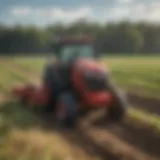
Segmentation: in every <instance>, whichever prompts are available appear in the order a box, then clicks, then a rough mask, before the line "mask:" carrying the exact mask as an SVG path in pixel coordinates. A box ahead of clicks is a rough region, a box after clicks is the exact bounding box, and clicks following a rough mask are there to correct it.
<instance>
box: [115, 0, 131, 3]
mask: <svg viewBox="0 0 160 160" xmlns="http://www.w3.org/2000/svg"><path fill="white" fill-rule="evenodd" d="M133 1H134V0H117V2H118V3H130V2H133Z"/></svg>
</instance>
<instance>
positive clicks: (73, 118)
mask: <svg viewBox="0 0 160 160" xmlns="http://www.w3.org/2000/svg"><path fill="white" fill-rule="evenodd" d="M57 104H58V105H62V106H61V107H63V112H64V117H63V118H60V117H59V110H60V106H57V111H56V122H57V123H58V125H60V126H63V127H67V128H74V127H76V124H77V117H78V115H77V110H76V105H77V104H76V101H75V99H74V97H73V96H72V94H71V93H70V92H67V93H63V94H62V95H60V98H59V100H58V103H57Z"/></svg>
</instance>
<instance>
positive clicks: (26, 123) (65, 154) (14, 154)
mask: <svg viewBox="0 0 160 160" xmlns="http://www.w3.org/2000/svg"><path fill="white" fill-rule="evenodd" d="M42 124H43V123H42V122H41V120H40V119H39V118H37V116H36V115H35V114H33V113H32V112H31V111H27V110H26V109H24V108H23V107H22V106H21V105H19V104H17V103H8V104H5V105H3V106H1V108H0V159H1V160H11V159H12V160H35V159H39V160H65V159H67V158H69V157H70V150H69V148H67V143H66V142H65V141H64V140H63V139H62V138H61V137H60V136H58V134H57V133H56V132H54V131H51V130H47V129H46V128H44V126H43V125H42Z"/></svg>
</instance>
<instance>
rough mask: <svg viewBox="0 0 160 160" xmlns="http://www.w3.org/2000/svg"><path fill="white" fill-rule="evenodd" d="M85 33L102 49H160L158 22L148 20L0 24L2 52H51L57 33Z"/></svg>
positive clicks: (156, 50) (134, 51)
mask: <svg viewBox="0 0 160 160" xmlns="http://www.w3.org/2000/svg"><path fill="white" fill-rule="evenodd" d="M81 33H82V34H87V35H90V36H93V37H95V38H96V46H97V47H98V50H99V51H100V52H103V53H117V54H118V53H128V54H132V53H139V54H153V53H157V54H158V53H160V25H158V24H157V25H155V24H149V23H142V22H141V23H130V22H120V23H107V24H106V25H101V24H98V23H91V22H86V21H84V20H80V21H77V22H75V23H72V24H70V25H66V26H65V25H63V24H60V23H59V24H55V25H52V26H48V27H46V28H43V29H42V28H38V27H33V26H29V27H22V26H15V27H6V26H3V25H0V53H1V54H6V55H7V54H9V55H10V54H14V53H23V54H25V53H26V54H28V53H32V54H36V53H37V54H38V53H40V52H41V53H45V52H52V45H51V44H52V41H53V38H54V37H56V36H57V35H62V36H63V35H76V34H81Z"/></svg>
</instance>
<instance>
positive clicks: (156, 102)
mask: <svg viewBox="0 0 160 160" xmlns="http://www.w3.org/2000/svg"><path fill="white" fill-rule="evenodd" d="M128 99H129V102H130V103H131V104H132V106H133V107H135V108H138V109H141V110H145V111H147V112H149V113H153V114H157V115H160V99H158V98H153V97H144V96H139V95H136V94H132V93H128Z"/></svg>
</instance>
